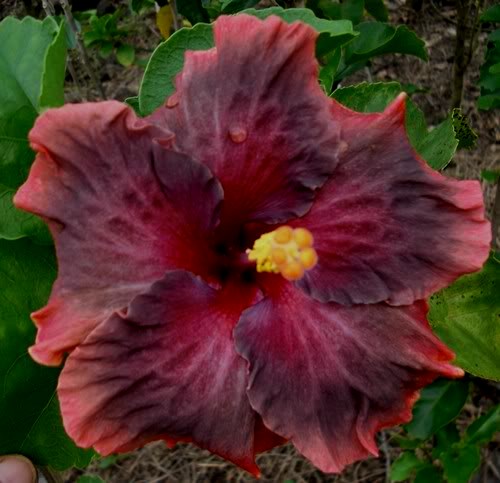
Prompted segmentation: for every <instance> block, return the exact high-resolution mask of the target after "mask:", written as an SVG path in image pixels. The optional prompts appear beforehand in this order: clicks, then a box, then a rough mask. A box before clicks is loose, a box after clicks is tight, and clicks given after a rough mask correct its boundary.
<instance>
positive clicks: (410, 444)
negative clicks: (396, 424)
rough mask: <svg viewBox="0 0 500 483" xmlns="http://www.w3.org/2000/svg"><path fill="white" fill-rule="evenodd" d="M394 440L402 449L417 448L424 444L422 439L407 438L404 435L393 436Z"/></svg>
mask: <svg viewBox="0 0 500 483" xmlns="http://www.w3.org/2000/svg"><path fill="white" fill-rule="evenodd" d="M392 441H394V442H395V443H396V444H397V445H398V446H399V447H400V448H402V449H417V448H418V447H420V446H422V444H423V441H422V440H421V439H413V438H407V437H404V436H393V438H392Z"/></svg>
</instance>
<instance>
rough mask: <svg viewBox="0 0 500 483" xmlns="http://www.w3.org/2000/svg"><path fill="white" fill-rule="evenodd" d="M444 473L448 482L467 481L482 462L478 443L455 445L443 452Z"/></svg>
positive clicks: (461, 482) (464, 482) (465, 482)
mask: <svg viewBox="0 0 500 483" xmlns="http://www.w3.org/2000/svg"><path fill="white" fill-rule="evenodd" d="M441 462H442V465H443V469H444V475H445V477H446V480H447V481H448V483H467V482H468V481H469V480H470V478H471V476H472V475H473V474H474V473H475V472H476V470H477V469H478V468H479V466H480V464H481V452H480V451H479V447H478V446H476V445H465V446H460V445H458V444H455V445H453V446H452V447H451V448H450V449H449V451H447V452H445V453H442V454H441Z"/></svg>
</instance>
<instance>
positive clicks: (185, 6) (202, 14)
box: [177, 0, 210, 25]
mask: <svg viewBox="0 0 500 483" xmlns="http://www.w3.org/2000/svg"><path fill="white" fill-rule="evenodd" d="M177 10H178V12H179V13H180V14H181V15H182V16H183V17H186V18H187V19H188V20H189V21H190V22H191V25H194V24H197V23H200V22H207V23H208V22H209V21H210V19H209V17H208V13H207V11H206V10H205V9H204V8H203V6H202V3H201V0H182V2H177Z"/></svg>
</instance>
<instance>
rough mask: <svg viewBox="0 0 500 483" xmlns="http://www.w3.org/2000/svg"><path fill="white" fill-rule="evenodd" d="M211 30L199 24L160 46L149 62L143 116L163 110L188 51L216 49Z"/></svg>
mask: <svg viewBox="0 0 500 483" xmlns="http://www.w3.org/2000/svg"><path fill="white" fill-rule="evenodd" d="M213 44H214V40H213V34H212V26H211V25H207V24H202V23H200V24H197V25H195V26H194V27H193V28H182V29H180V30H178V31H177V32H175V33H174V34H173V35H172V36H170V37H169V38H168V39H167V40H166V41H165V42H163V43H161V44H160V45H159V46H158V47H157V48H156V50H155V51H154V52H153V55H152V56H151V59H150V60H149V63H148V66H147V67H146V71H145V72H144V77H143V78H142V82H141V87H140V89H139V109H140V112H141V114H142V115H143V116H147V115H148V114H151V113H152V112H153V111H154V110H155V109H156V108H157V107H159V106H161V105H162V104H163V103H164V102H165V99H166V98H167V97H168V96H170V95H171V94H172V93H173V92H174V90H175V87H174V79H175V76H176V74H177V73H179V72H180V71H181V70H182V67H183V65H184V54H185V52H186V50H206V49H210V48H211V47H213Z"/></svg>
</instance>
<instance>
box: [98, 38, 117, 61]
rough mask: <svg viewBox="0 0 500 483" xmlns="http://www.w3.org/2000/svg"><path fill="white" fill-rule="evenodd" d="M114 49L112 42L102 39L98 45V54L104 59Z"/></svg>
mask: <svg viewBox="0 0 500 483" xmlns="http://www.w3.org/2000/svg"><path fill="white" fill-rule="evenodd" d="M113 49H114V44H113V42H111V41H110V40H104V41H102V42H101V43H100V46H99V55H100V56H101V57H102V58H104V59H106V58H108V57H109V56H110V55H111V54H112V53H113Z"/></svg>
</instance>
